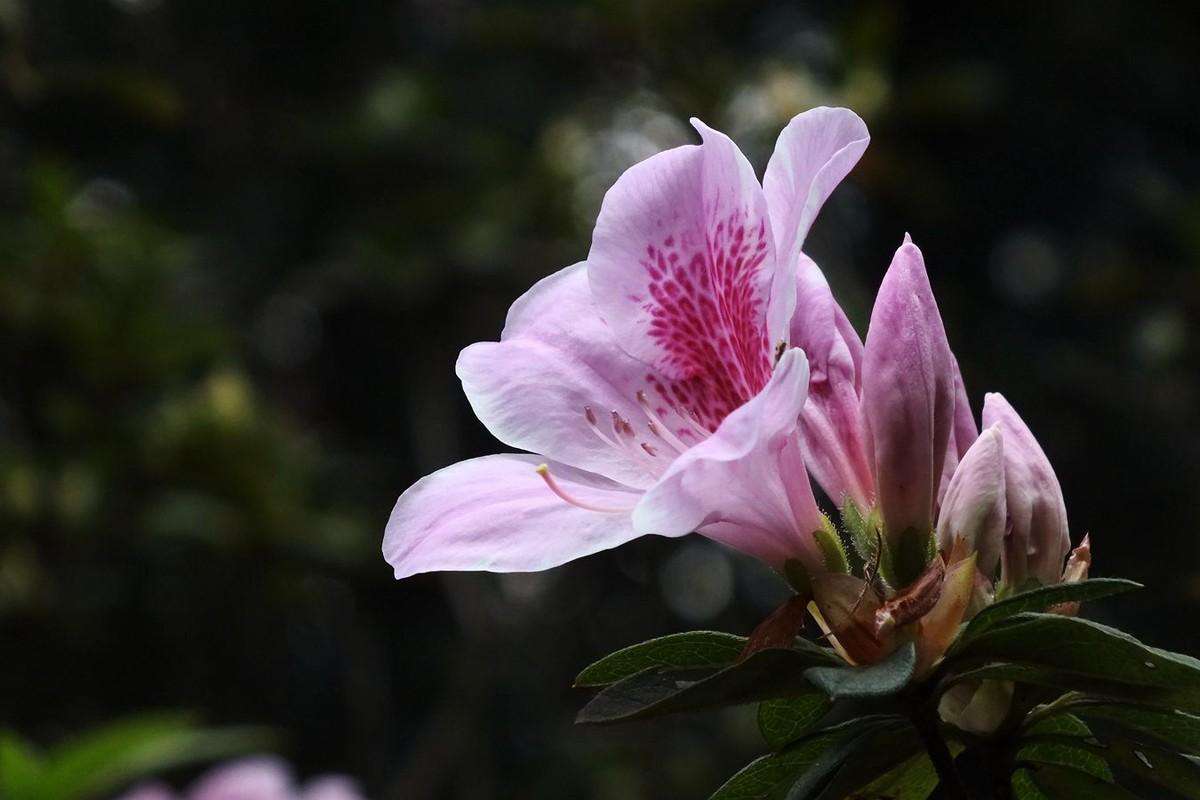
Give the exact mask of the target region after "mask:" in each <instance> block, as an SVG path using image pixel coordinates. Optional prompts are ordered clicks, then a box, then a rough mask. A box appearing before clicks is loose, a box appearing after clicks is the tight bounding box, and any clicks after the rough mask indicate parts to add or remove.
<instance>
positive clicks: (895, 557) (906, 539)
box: [891, 528, 937, 588]
mask: <svg viewBox="0 0 1200 800" xmlns="http://www.w3.org/2000/svg"><path fill="white" fill-rule="evenodd" d="M936 554H937V539H936V537H935V536H934V533H933V531H931V530H929V531H920V530H917V529H916V528H906V529H905V530H904V532H903V533H901V534H900V536H899V538H898V539H897V540H896V550H895V552H894V553H893V554H892V559H891V560H892V564H891V566H892V572H893V573H894V583H893V585H895V586H896V587H897V588H904V587H905V586H908V585H909V584H910V583H912V582H913V581H915V580H916V579H917V578H919V577H921V573H923V572H924V571H925V568H926V567H927V566H929V562H930V561H932V560H933V557H934V556H935V555H936Z"/></svg>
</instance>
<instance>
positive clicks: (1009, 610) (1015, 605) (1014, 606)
mask: <svg viewBox="0 0 1200 800" xmlns="http://www.w3.org/2000/svg"><path fill="white" fill-rule="evenodd" d="M1141 588H1142V584H1140V583H1135V582H1134V581H1127V580H1124V579H1122V578H1092V579H1090V580H1086V581H1079V582H1078V583H1060V584H1055V585H1054V586H1042V587H1040V588H1037V589H1032V590H1030V591H1027V592H1021V593H1020V594H1015V595H1012V596H1010V597H1007V598H1005V599H1004V600H1000V601H999V602H996V603H993V604H992V605H990V606H988V607H987V608H985V609H983V610H982V611H980V612H979V613H978V614H976V615H975V616H974V618H972V619H971V621H970V622H969V623H968V624H967V627H966V628H965V629H964V630H963V632H962V634H961V635H960V636H959V639H958V644H957V646H958V647H961V646H963V645H965V644H966V643H967V642H969V641H971V640H972V639H975V638H976V637H978V636H979V635H980V634H982V633H984V632H985V631H988V630H990V629H991V628H994V627H995V626H996V625H998V624H999V623H1001V622H1003V621H1005V620H1007V619H1010V618H1011V617H1014V616H1016V615H1017V614H1021V613H1024V612H1027V611H1045V610H1046V609H1047V608H1050V607H1051V606H1056V605H1058V604H1059V603H1079V602H1084V601H1087V600H1097V599H1099V598H1101V597H1108V596H1109V595H1115V594H1124V593H1125V592H1132V591H1133V590H1135V589H1141ZM951 652H952V653H953V651H951Z"/></svg>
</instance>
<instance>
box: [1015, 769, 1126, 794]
mask: <svg viewBox="0 0 1200 800" xmlns="http://www.w3.org/2000/svg"><path fill="white" fill-rule="evenodd" d="M1028 772H1029V775H1030V777H1031V778H1032V779H1033V783H1034V785H1035V786H1037V788H1038V789H1040V790H1041V791H1042V793H1043V794H1044V795H1046V796H1047V797H1049V798H1052V799H1053V800H1137V796H1136V795H1133V794H1130V793H1129V792H1128V791H1126V790H1125V789H1122V788H1121V787H1120V786H1117V785H1115V784H1112V783H1108V782H1106V781H1104V780H1103V779H1101V778H1097V777H1096V776H1095V775H1089V774H1088V773H1086V772H1080V771H1079V770H1074V769H1069V768H1067V767H1059V766H1049V765H1040V764H1039V765H1035V766H1030V767H1029V768H1028Z"/></svg>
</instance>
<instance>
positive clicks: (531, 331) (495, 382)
mask: <svg viewBox="0 0 1200 800" xmlns="http://www.w3.org/2000/svg"><path fill="white" fill-rule="evenodd" d="M693 124H694V125H695V127H696V129H697V130H698V131H699V133H700V136H701V139H702V144H700V145H689V146H684V147H679V148H676V149H674V150H669V151H666V152H663V153H660V154H658V155H656V156H653V157H651V158H649V159H647V160H646V161H643V162H641V163H639V164H637V165H635V166H633V167H632V168H630V169H629V170H628V171H626V172H625V174H624V175H622V176H621V178H620V179H619V180H618V181H617V182H616V184H615V185H614V186H613V187H612V188H611V189H610V190H609V192H608V194H607V195H606V197H605V199H604V203H603V205H602V208H601V210H600V215H599V218H598V219H597V222H596V228H595V232H594V234H593V238H592V247H591V252H590V253H589V255H588V259H587V262H586V263H585V264H577V265H575V266H573V267H568V268H567V269H564V270H562V271H561V272H558V273H556V274H555V275H552V276H550V277H548V278H546V279H544V280H542V281H541V282H539V283H538V284H536V285H535V286H534V287H533V288H532V289H530V290H529V291H528V292H527V293H526V294H525V295H524V296H522V297H521V298H520V299H518V300H517V301H516V303H514V304H513V306H512V308H511V310H510V311H509V315H508V319H507V321H506V324H505V327H504V331H503V333H502V334H501V337H500V341H499V342H484V343H479V344H474V345H472V346H470V347H468V348H467V349H466V350H464V351H463V353H462V355H461V356H460V357H459V361H458V375H459V377H460V378H461V379H462V382H463V388H464V390H465V392H466V394H467V397H468V399H469V400H470V402H471V405H472V408H473V409H474V410H475V413H476V415H477V416H478V417H479V418H480V420H482V421H483V423H484V424H485V425H486V426H487V428H488V429H489V430H490V431H491V432H492V434H493V435H495V436H496V438H498V439H500V440H501V441H503V442H504V443H505V444H507V445H509V446H511V447H514V448H519V449H522V450H527V451H531V452H533V453H538V454H541V455H536V456H532V455H524V454H507V455H496V456H486V457H484V458H476V459H472V460H469V461H464V462H462V463H459V464H455V465H452V466H450V467H447V468H445V469H442V470H440V471H438V472H435V473H434V474H432V475H430V476H427V477H425V478H423V479H422V480H420V481H418V482H417V483H416V484H415V485H414V486H413V487H411V488H410V489H409V490H408V491H406V492H405V493H404V494H403V495H401V497H400V499H399V500H398V501H397V503H396V506H395V509H394V510H393V511H392V515H391V519H390V520H389V522H388V526H387V532H386V535H385V538H384V543H383V552H384V556H385V557H386V558H387V560H388V562H389V563H391V564H392V566H393V567H394V568H395V571H396V576H397V577H398V578H402V577H405V576H408V575H412V574H414V573H418V572H426V571H431V570H491V571H498V572H505V571H526V570H539V569H546V568H549V567H553V566H556V565H558V564H562V563H564V562H566V561H569V560H572V559H574V558H579V557H581V556H584V555H587V554H590V553H594V552H596V551H599V550H603V549H606V548H610V547H614V546H616V545H619V544H621V543H623V542H625V541H628V540H630V539H632V538H635V537H637V536H641V535H645V534H660V535H666V536H682V535H684V534H687V533H690V532H692V531H693V530H695V531H698V532H700V533H702V534H703V535H705V536H708V537H709V538H712V539H715V540H717V541H721V542H724V543H726V544H728V545H730V546H732V547H735V548H737V549H739V550H742V551H744V552H747V553H749V554H751V555H753V556H756V557H758V558H760V559H762V560H764V561H766V562H767V563H769V564H771V565H773V566H775V567H781V566H782V565H783V564H784V563H785V562H786V561H787V560H789V559H799V560H800V561H801V562H803V563H804V564H805V565H806V566H808V567H809V568H810V569H813V570H818V569H820V568H821V566H822V554H821V551H820V548H819V547H818V545H817V543H816V542H815V541H814V538H813V534H814V532H815V531H818V530H822V529H823V528H824V526H825V525H826V524H827V521H826V519H825V518H824V516H823V515H822V514H821V513H820V512H819V510H818V509H817V505H816V501H815V499H814V498H813V494H812V489H811V486H810V484H809V480H808V477H807V473H806V471H805V462H806V461H810V463H811V459H810V458H807V457H806V454H805V453H804V452H803V448H802V440H801V438H800V437H799V436H798V435H797V427H798V418H799V417H800V415H801V413H802V412H803V413H804V414H805V415H806V416H805V419H806V428H810V429H811V435H812V436H813V437H814V438H815V439H820V438H821V437H825V438H827V439H832V438H837V437H840V436H841V435H842V433H843V431H844V430H846V427H845V424H844V420H843V416H844V415H845V413H846V408H847V404H846V403H845V402H844V401H843V395H844V394H845V392H844V391H843V390H842V389H841V387H840V386H839V385H838V382H839V380H840V378H841V376H842V375H843V374H845V373H847V372H853V371H854V370H855V366H854V365H855V362H856V358H858V356H856V354H855V352H854V351H853V350H852V349H851V347H850V346H848V345H846V344H845V343H844V342H841V341H839V340H838V339H837V337H836V335H834V336H825V335H824V334H823V333H820V330H821V328H822V325H823V320H825V318H826V317H823V316H821V315H822V314H824V315H826V316H827V317H829V318H830V319H833V321H834V324H835V326H836V325H840V326H841V328H842V329H843V330H844V332H846V334H847V335H848V336H852V335H853V331H852V330H850V328H849V325H848V323H846V322H845V319H844V315H841V312H840V309H838V308H837V307H836V304H834V303H833V301H832V297H831V296H829V295H828V287H827V286H825V285H824V279H823V277H821V276H820V272H819V270H816V267H815V265H812V264H811V261H809V260H808V259H807V258H806V257H805V256H804V255H803V254H802V253H801V247H802V245H803V241H804V238H805V235H806V234H807V232H808V229H809V227H810V226H811V224H812V222H813V219H814V218H815V216H816V214H817V212H818V210H819V209H820V208H821V206H822V204H823V203H824V202H825V200H826V199H827V198H828V196H829V194H830V193H831V192H832V191H833V189H834V187H835V186H836V185H837V184H838V182H840V181H841V179H842V178H843V177H844V176H845V175H846V173H847V172H848V171H849V170H850V168H851V167H852V166H853V165H854V163H855V162H856V161H857V160H858V158H859V156H860V155H861V154H862V152H863V150H864V149H865V147H866V144H867V141H868V136H867V131H866V126H865V125H864V124H863V123H862V120H860V119H859V118H858V117H857V116H856V115H854V114H853V113H852V112H850V111H847V110H844V109H828V108H819V109H814V110H812V111H809V112H806V113H804V114H801V115H800V116H798V117H797V118H796V119H794V120H793V121H792V122H791V124H789V125H788V126H787V128H786V129H785V130H784V131H783V133H782V134H781V135H780V138H779V141H778V143H777V145H776V149H775V153H774V155H773V156H772V158H771V162H770V164H769V166H768V168H767V172H766V178H765V181H764V184H765V188H764V186H760V185H759V183H758V181H757V179H756V178H755V175H754V171H753V169H752V168H751V167H750V164H749V163H748V162H747V161H746V159H745V157H744V156H743V155H742V154H741V152H740V151H739V150H738V149H737V147H736V145H734V144H733V142H732V141H730V140H729V139H728V137H726V136H725V135H723V134H721V133H719V132H717V131H714V130H712V129H711V128H708V127H707V126H705V125H704V124H703V123H701V122H699V121H696V120H693ZM822 287H824V289H822ZM818 295H819V296H820V298H821V299H814V298H816V297H817V296H818ZM798 300H799V302H800V303H801V304H802V305H803V306H804V309H805V310H804V311H803V312H802V313H801V314H800V315H795V314H794V312H795V310H796V307H797V302H798ZM822 302H823V305H821V303H822ZM818 306H819V308H818ZM839 315H840V316H839ZM806 331H811V332H812V334H813V335H812V337H811V338H813V345H814V349H813V350H812V352H811V353H810V356H809V359H811V364H812V367H813V374H812V383H813V386H814V390H813V398H814V402H813V403H810V404H809V405H808V406H806V400H807V398H808V395H809V383H810V374H809V364H810V360H809V359H806V358H805V355H804V353H802V352H800V351H799V350H797V349H788V340H789V338H792V337H793V336H794V335H795V334H796V333H797V332H800V333H805V332H806ZM818 334H819V335H818ZM820 336H823V337H824V338H820ZM792 344H798V342H794V341H793V342H792ZM810 409H811V415H810ZM809 416H811V417H812V419H811V422H810V421H808V420H809ZM827 449H828V448H826V449H824V450H822V451H821V452H822V453H824V452H826V451H827ZM855 467H859V468H860V469H859V470H858V472H857V473H856V472H855V469H854V468H855ZM861 467H862V465H861V464H851V465H850V467H848V473H849V474H851V477H848V478H846V480H845V484H846V486H847V487H849V488H848V489H847V491H852V492H853V493H857V494H862V495H863V496H864V497H865V496H866V495H865V494H863V493H864V492H865V490H864V489H863V487H862V483H863V482H864V481H867V480H869V476H868V475H866V474H865V472H864V471H863V470H862V469H861ZM825 471H826V472H827V473H828V474H829V475H837V476H841V475H842V474H843V473H842V471H839V470H838V469H837V468H836V466H833V465H831V466H829V468H828V469H826V470H825ZM860 473H861V474H860ZM857 494H856V496H857Z"/></svg>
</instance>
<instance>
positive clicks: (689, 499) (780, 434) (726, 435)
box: [633, 349, 823, 570]
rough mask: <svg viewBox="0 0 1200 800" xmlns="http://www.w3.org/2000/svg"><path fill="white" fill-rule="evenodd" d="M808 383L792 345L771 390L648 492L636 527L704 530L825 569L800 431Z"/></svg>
mask: <svg viewBox="0 0 1200 800" xmlns="http://www.w3.org/2000/svg"><path fill="white" fill-rule="evenodd" d="M807 386H808V365H807V362H806V360H805V358H804V353H803V352H802V351H801V350H799V349H792V350H788V351H787V352H785V353H784V354H783V356H782V357H781V358H780V360H779V364H778V366H776V368H775V373H774V374H773V375H772V376H771V381H770V383H768V384H767V387H766V388H765V389H764V390H763V391H762V392H761V393H760V394H758V395H757V396H756V397H754V398H753V399H752V400H751V401H750V402H748V403H746V404H745V405H744V406H742V407H741V408H739V409H738V410H736V411H734V412H733V413H732V414H730V415H729V416H728V417H727V418H726V419H725V421H724V422H722V423H721V427H719V428H718V429H717V431H716V433H714V434H713V435H712V436H711V437H709V438H708V439H707V440H705V441H704V442H701V443H700V444H698V445H696V446H695V447H693V448H691V449H690V450H688V451H687V452H686V453H684V454H683V455H681V456H680V457H679V458H677V459H676V460H675V463H673V464H672V465H671V467H670V468H669V469H668V470H667V472H666V473H665V474H664V475H663V477H662V479H661V480H660V481H659V482H658V483H657V484H655V485H654V486H653V487H652V488H651V489H650V490H649V491H647V492H646V495H645V497H643V498H642V500H641V502H639V503H638V506H637V509H636V510H635V511H634V513H633V520H634V526H635V527H636V528H637V529H638V530H639V531H642V532H645V533H651V532H653V533H663V534H667V535H672V536H678V535H682V534H685V533H688V532H689V531H693V530H699V532H700V533H702V534H704V535H706V536H709V537H710V538H713V539H717V540H718V541H721V542H724V543H725V544H728V545H730V546H731V547H735V548H737V549H738V550H742V551H743V552H746V553H749V554H750V555H753V556H755V557H756V558H760V559H762V560H763V561H766V562H767V563H769V564H771V565H772V566H775V567H780V566H782V565H783V563H784V562H785V561H787V560H788V559H791V558H798V559H800V560H801V561H802V562H803V563H804V564H805V566H807V567H809V568H810V570H812V569H820V568H821V566H822V563H823V562H822V560H821V555H820V551H819V548H818V547H817V544H816V542H815V540H814V539H813V536H812V534H813V532H815V531H817V530H820V529H821V528H822V525H823V518H822V516H821V513H820V511H819V510H818V509H817V504H816V500H815V499H814V498H813V494H812V486H811V485H810V484H809V480H808V475H807V473H806V471H805V469H804V460H803V453H802V452H801V449H800V441H799V438H798V437H797V435H796V430H797V426H798V417H799V415H800V411H801V410H802V409H803V408H804V398H805V395H806V391H807ZM714 523H725V524H724V525H716V524H714ZM706 526H712V527H706Z"/></svg>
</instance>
